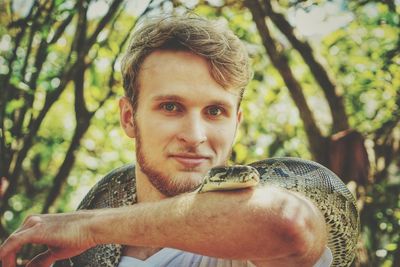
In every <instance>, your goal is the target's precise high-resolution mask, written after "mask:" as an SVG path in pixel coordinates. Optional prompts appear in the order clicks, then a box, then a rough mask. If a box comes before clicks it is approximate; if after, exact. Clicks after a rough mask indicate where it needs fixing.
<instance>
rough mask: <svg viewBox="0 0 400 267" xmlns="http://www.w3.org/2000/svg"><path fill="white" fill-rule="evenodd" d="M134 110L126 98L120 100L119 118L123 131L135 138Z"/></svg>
mask: <svg viewBox="0 0 400 267" xmlns="http://www.w3.org/2000/svg"><path fill="white" fill-rule="evenodd" d="M133 115H134V113H133V108H132V105H131V102H130V101H129V99H128V98H127V97H126V96H124V97H122V98H120V100H119V117H120V123H121V127H122V129H124V131H125V133H126V135H127V136H129V137H130V138H135V124H134V122H133Z"/></svg>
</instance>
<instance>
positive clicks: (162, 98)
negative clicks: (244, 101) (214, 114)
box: [152, 95, 235, 109]
mask: <svg viewBox="0 0 400 267" xmlns="http://www.w3.org/2000/svg"><path fill="white" fill-rule="evenodd" d="M152 100H153V101H154V102H159V101H176V102H185V99H184V98H183V97H181V96H179V95H157V96H154V97H153V98H152ZM209 105H210V106H213V105H215V106H224V107H232V109H233V108H235V106H234V105H231V104H230V103H229V102H227V101H221V100H215V101H211V102H210V104H209Z"/></svg>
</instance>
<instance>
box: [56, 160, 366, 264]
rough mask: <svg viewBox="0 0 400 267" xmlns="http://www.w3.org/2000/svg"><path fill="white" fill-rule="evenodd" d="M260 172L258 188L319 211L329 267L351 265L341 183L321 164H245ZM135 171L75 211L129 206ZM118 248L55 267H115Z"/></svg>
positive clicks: (354, 219) (347, 203)
mask: <svg viewBox="0 0 400 267" xmlns="http://www.w3.org/2000/svg"><path fill="white" fill-rule="evenodd" d="M249 165H251V166H253V167H255V168H256V169H257V170H258V172H259V173H260V176H261V177H260V178H261V181H260V184H261V185H276V186H280V187H283V188H286V189H288V190H291V191H295V192H300V193H302V194H303V195H305V196H307V197H308V198H309V199H311V200H312V201H313V202H314V203H315V205H316V206H317V207H319V209H320V210H321V212H322V214H323V215H324V217H325V221H326V223H327V228H328V232H329V233H328V247H329V248H330V249H331V251H332V254H333V263H332V265H331V266H350V264H351V263H352V261H353V259H354V256H355V248H356V244H357V240H358V233H359V215H358V211H357V208H356V203H355V199H354V197H353V195H352V194H351V193H350V191H349V190H348V189H347V187H346V186H345V185H344V183H343V182H342V181H341V180H340V179H339V178H338V177H337V176H336V175H335V174H334V173H333V172H331V171H330V170H328V169H327V168H325V167H323V166H322V165H320V164H318V163H315V162H312V161H306V160H301V159H297V158H272V159H267V160H262V161H258V162H255V163H252V164H249ZM134 173H135V171H134V166H133V165H128V166H124V167H121V168H118V169H116V170H114V171H112V172H111V173H109V174H108V175H107V176H105V177H104V178H103V179H102V180H101V181H99V182H98V183H97V184H96V185H95V186H94V187H93V188H92V189H91V190H90V191H89V193H88V194H87V195H86V197H85V198H84V199H83V201H82V202H81V204H80V205H79V207H78V209H98V208H108V207H120V206H127V205H133V204H134V203H135V202H136V188H135V177H134ZM121 254H122V246H121V245H115V244H109V245H99V246H96V247H94V248H92V249H89V250H87V251H86V252H84V253H82V254H81V255H78V256H76V257H74V258H71V259H69V260H64V261H59V262H57V263H56V264H55V265H54V266H55V267H63V266H78V267H100V266H101V267H116V266H118V263H119V260H120V258H121Z"/></svg>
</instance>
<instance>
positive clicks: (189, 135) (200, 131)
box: [178, 114, 207, 146]
mask: <svg viewBox="0 0 400 267" xmlns="http://www.w3.org/2000/svg"><path fill="white" fill-rule="evenodd" d="M180 128H181V130H180V133H179V134H178V139H179V140H180V141H181V142H184V143H186V144H187V145H189V146H198V145H200V144H202V143H204V142H205V141H206V140H207V135H206V124H205V121H204V120H203V118H202V116H201V115H199V114H193V115H187V116H185V118H183V123H182V127H180Z"/></svg>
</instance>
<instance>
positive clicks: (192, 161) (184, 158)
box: [170, 154, 209, 168]
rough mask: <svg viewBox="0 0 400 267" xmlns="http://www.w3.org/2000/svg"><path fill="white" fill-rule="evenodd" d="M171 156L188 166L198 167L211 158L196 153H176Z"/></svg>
mask: <svg viewBox="0 0 400 267" xmlns="http://www.w3.org/2000/svg"><path fill="white" fill-rule="evenodd" d="M170 157H171V158H173V159H174V160H176V161H177V162H179V163H180V164H182V165H183V166H185V167H187V168H194V167H197V166H199V165H201V164H203V163H205V162H206V161H208V160H209V157H207V156H203V155H195V154H174V155H170Z"/></svg>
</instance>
